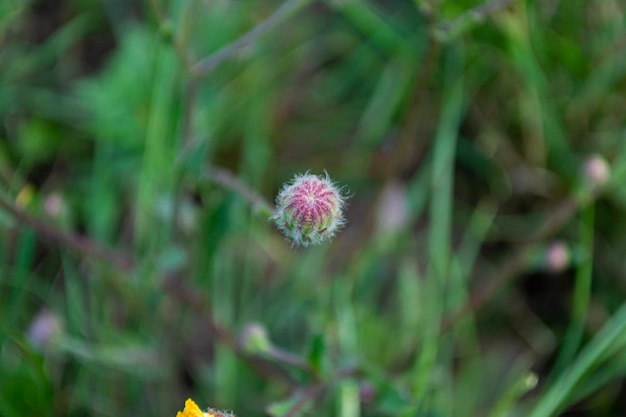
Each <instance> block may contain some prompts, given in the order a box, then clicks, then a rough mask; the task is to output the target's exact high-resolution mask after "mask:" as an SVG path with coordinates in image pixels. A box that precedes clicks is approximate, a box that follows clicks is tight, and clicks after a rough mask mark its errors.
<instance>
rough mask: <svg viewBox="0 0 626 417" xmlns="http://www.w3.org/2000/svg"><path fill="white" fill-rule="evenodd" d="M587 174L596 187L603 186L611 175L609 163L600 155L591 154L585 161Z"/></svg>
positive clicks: (592, 184) (591, 183)
mask: <svg viewBox="0 0 626 417" xmlns="http://www.w3.org/2000/svg"><path fill="white" fill-rule="evenodd" d="M585 176H586V177H587V180H588V181H589V183H590V185H591V186H593V187H594V188H595V187H601V186H603V185H604V184H606V182H607V181H608V180H609V177H610V176H611V168H610V167H609V163H608V162H606V159H604V158H603V157H601V156H599V155H593V156H591V157H590V158H588V159H587V161H585Z"/></svg>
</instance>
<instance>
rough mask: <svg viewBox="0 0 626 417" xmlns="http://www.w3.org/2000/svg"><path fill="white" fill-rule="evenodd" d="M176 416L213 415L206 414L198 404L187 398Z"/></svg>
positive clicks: (205, 416) (211, 416)
mask: <svg viewBox="0 0 626 417" xmlns="http://www.w3.org/2000/svg"><path fill="white" fill-rule="evenodd" d="M176 417H214V415H213V414H207V413H205V412H203V411H202V410H200V407H198V404H196V403H195V402H194V401H193V400H192V399H191V398H187V401H185V408H184V409H183V411H179V412H178V413H177V414H176Z"/></svg>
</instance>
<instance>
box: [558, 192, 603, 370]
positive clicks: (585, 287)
mask: <svg viewBox="0 0 626 417" xmlns="http://www.w3.org/2000/svg"><path fill="white" fill-rule="evenodd" d="M594 220H595V204H590V205H589V206H588V207H586V208H585V209H584V210H583V211H582V216H581V219H580V226H579V230H580V232H579V233H580V246H581V247H582V248H584V250H585V252H586V257H585V259H584V260H583V261H582V262H581V263H580V265H579V267H578V269H577V271H576V283H575V286H574V299H573V302H572V317H571V322H570V325H569V328H568V329H567V333H566V334H565V339H564V341H563V347H562V349H561V351H560V352H559V356H558V358H557V360H556V364H555V365H554V368H553V375H558V374H560V373H561V371H562V370H563V369H564V368H565V367H566V366H567V365H568V364H569V363H571V361H572V359H574V357H575V356H576V352H577V351H578V348H579V347H580V343H581V341H582V338H583V332H584V328H585V319H586V317H587V310H588V308H589V298H590V296H591V277H592V271H593V238H594Z"/></svg>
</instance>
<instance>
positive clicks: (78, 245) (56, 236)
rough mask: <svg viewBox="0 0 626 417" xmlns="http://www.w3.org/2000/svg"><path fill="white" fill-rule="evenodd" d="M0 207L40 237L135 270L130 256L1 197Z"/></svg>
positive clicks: (88, 255)
mask: <svg viewBox="0 0 626 417" xmlns="http://www.w3.org/2000/svg"><path fill="white" fill-rule="evenodd" d="M0 207H2V208H3V209H4V210H5V211H6V212H7V213H9V214H11V215H12V216H13V217H14V218H15V219H16V220H18V221H19V222H21V223H24V224H26V225H28V226H29V227H31V228H32V229H33V230H34V231H35V232H37V234H39V235H40V236H42V237H44V238H47V239H50V240H52V241H53V242H55V243H60V244H61V245H63V246H67V247H69V248H71V249H72V250H74V251H75V252H76V253H79V254H81V255H84V256H86V257H90V258H94V259H98V260H100V261H102V262H104V263H107V264H111V265H114V266H116V267H118V268H120V269H122V270H126V271H127V270H130V269H132V268H133V265H134V262H133V259H132V257H131V256H130V255H128V254H126V253H124V252H119V251H116V250H114V249H111V248H107V247H105V246H103V245H101V244H99V243H97V242H95V241H93V240H91V239H89V238H88V237H86V236H79V235H77V234H74V233H72V232H67V231H64V230H61V229H59V228H57V227H56V226H54V225H52V224H49V223H46V222H44V221H43V220H41V219H39V218H37V217H35V216H33V215H31V214H29V213H27V212H26V211H24V210H23V209H22V208H21V207H19V206H18V205H17V204H15V203H13V202H12V201H10V200H8V199H6V198H5V197H4V196H0Z"/></svg>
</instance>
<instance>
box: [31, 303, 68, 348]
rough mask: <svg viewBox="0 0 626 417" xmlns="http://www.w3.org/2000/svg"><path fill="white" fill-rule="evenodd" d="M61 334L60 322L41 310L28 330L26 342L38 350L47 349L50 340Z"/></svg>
mask: <svg viewBox="0 0 626 417" xmlns="http://www.w3.org/2000/svg"><path fill="white" fill-rule="evenodd" d="M62 332H63V325H62V323H61V320H60V319H59V318H58V317H57V316H56V314H54V313H53V312H51V311H49V310H45V309H44V310H41V311H40V312H39V313H37V315H36V316H35V318H34V319H33V321H32V323H31V325H30V327H29V329H28V333H27V335H28V340H29V341H30V343H31V344H32V345H33V346H35V347H38V348H45V347H47V346H48V345H49V344H50V342H51V341H52V339H53V338H54V337H55V336H57V335H59V334H60V333H62Z"/></svg>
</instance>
